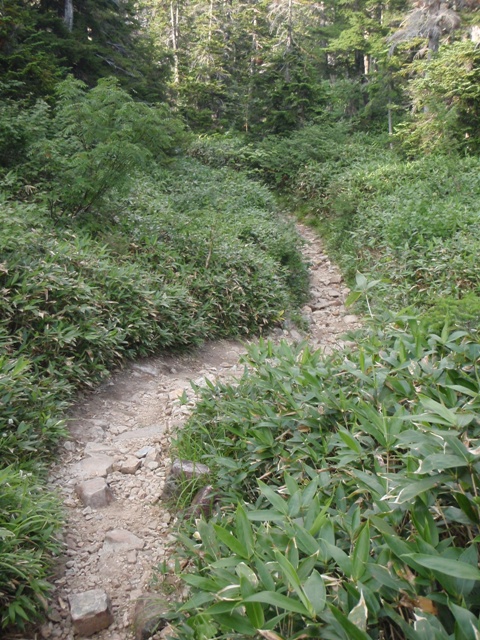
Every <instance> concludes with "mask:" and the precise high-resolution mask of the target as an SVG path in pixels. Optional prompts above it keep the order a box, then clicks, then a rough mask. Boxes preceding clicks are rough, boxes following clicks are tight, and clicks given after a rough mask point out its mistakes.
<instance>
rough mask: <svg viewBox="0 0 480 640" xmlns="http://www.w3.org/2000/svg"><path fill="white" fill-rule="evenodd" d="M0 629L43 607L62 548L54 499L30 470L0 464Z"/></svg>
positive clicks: (28, 618)
mask: <svg viewBox="0 0 480 640" xmlns="http://www.w3.org/2000/svg"><path fill="white" fill-rule="evenodd" d="M0 489H1V490H0V546H1V554H0V568H1V571H0V628H1V629H5V628H6V627H10V626H12V625H15V626H16V627H17V628H23V627H25V626H26V625H27V624H29V623H30V622H31V621H32V620H34V619H36V618H37V617H38V613H39V611H41V610H42V609H44V608H45V606H46V599H45V598H46V596H47V595H48V594H49V593H50V590H51V586H50V584H49V583H48V581H47V579H48V577H49V569H50V565H51V563H52V557H53V555H54V554H56V553H58V552H59V551H60V543H59V542H58V541H57V539H56V537H55V532H56V530H57V529H58V527H59V526H60V524H61V518H60V516H59V505H58V501H57V500H56V498H55V497H54V496H52V495H50V494H49V493H48V492H47V491H46V490H45V488H44V487H42V486H40V485H39V484H38V482H37V481H36V479H35V477H33V476H32V475H31V474H28V473H25V472H22V471H19V470H16V469H15V468H14V467H5V468H3V469H0Z"/></svg>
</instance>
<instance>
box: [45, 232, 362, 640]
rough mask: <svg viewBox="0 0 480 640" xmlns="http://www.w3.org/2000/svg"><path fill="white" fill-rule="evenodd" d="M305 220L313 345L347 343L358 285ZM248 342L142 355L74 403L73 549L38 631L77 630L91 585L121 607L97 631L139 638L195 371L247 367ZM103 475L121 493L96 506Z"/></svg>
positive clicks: (62, 486)
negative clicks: (137, 613) (174, 438)
mask: <svg viewBox="0 0 480 640" xmlns="http://www.w3.org/2000/svg"><path fill="white" fill-rule="evenodd" d="M299 230H300V232H301V234H302V235H303V236H304V238H305V239H306V241H307V244H306V246H305V251H304V253H305V257H306V259H307V260H308V261H309V262H310V264H311V301H310V302H309V304H308V305H306V306H305V307H304V308H303V314H304V316H305V319H306V321H307V322H308V323H309V325H310V329H309V332H308V338H309V340H310V343H311V344H312V346H314V347H321V348H323V349H325V350H332V349H335V348H339V347H342V345H343V344H344V343H342V340H341V339H340V336H341V335H342V334H344V333H345V332H346V331H347V330H349V329H353V328H355V327H356V326H357V322H358V319H357V318H356V316H353V315H351V314H349V313H348V312H347V311H346V310H345V307H344V305H343V301H344V299H345V296H346V294H347V293H348V289H346V288H345V286H344V284H343V283H342V279H341V276H340V273H339V271H338V269H337V268H336V267H335V265H333V264H332V263H331V262H330V260H329V259H328V257H327V256H326V254H325V253H324V251H323V248H322V245H321V242H320V241H319V239H318V238H317V237H316V235H315V234H314V233H313V232H312V231H311V230H310V229H308V228H307V227H304V226H300V227H299ZM272 337H273V338H274V339H279V338H285V339H287V340H290V341H297V340H300V339H303V338H304V337H305V336H304V335H303V334H301V333H300V332H299V330H298V329H296V328H294V327H287V328H285V329H277V330H276V331H275V332H274V335H273V336H272ZM244 351H245V347H244V345H243V344H242V343H240V342H235V341H227V340H224V341H216V342H212V343H210V344H207V345H205V346H204V347H202V348H201V349H198V350H197V351H195V352H194V353H191V354H188V355H176V356H159V357H154V358H149V359H145V360H142V361H138V362H136V363H135V364H132V365H130V366H129V367H128V368H126V369H125V370H123V371H121V372H119V373H117V374H115V375H114V376H113V377H112V378H111V379H110V380H109V381H108V382H106V383H105V384H104V385H103V386H101V387H100V388H99V389H98V390H97V391H96V392H95V393H93V394H91V395H89V396H87V397H85V398H84V399H83V400H81V401H80V402H79V404H78V405H77V406H76V407H75V408H74V410H73V411H72V420H71V423H70V434H71V435H70V438H69V439H68V440H67V441H66V442H65V443H64V444H63V447H62V451H61V453H60V454H59V459H58V463H57V464H56V465H55V466H54V467H53V468H52V470H51V476H50V482H51V485H52V486H53V487H54V488H55V489H56V490H57V491H59V492H60V495H61V496H62V498H63V500H64V504H65V508H66V511H67V517H68V522H67V526H66V529H65V531H64V539H65V545H66V553H65V556H64V558H63V560H62V563H61V566H59V571H58V578H57V580H56V582H55V585H56V592H55V594H54V598H53V600H52V602H51V612H50V615H49V620H48V621H47V623H46V624H44V625H43V626H42V627H41V629H40V630H39V632H38V633H37V635H36V638H37V639H38V638H45V639H48V638H59V639H61V640H72V639H73V637H74V633H73V628H72V622H71V618H70V612H69V604H68V603H69V598H70V597H71V596H72V595H73V594H78V593H80V592H84V591H87V590H90V589H103V590H104V591H106V592H107V594H108V595H109V597H110V599H111V602H112V606H113V615H114V621H113V623H112V624H111V625H110V626H109V627H108V629H105V630H103V631H100V632H98V633H97V634H95V635H94V636H93V637H94V638H95V640H133V639H134V638H135V630H134V629H133V627H132V619H133V613H134V608H135V603H136V601H137V600H138V599H139V598H141V596H142V594H144V593H145V592H147V591H148V585H149V583H150V581H151V578H152V569H153V567H155V566H156V565H158V564H159V563H161V562H163V561H165V562H167V563H168V561H169V556H170V554H169V546H171V545H172V543H173V542H174V538H173V536H172V534H171V531H172V525H173V524H174V522H175V513H172V511H171V510H169V509H168V508H167V506H166V505H165V504H164V503H163V502H162V499H161V496H162V491H163V486H164V483H165V478H166V474H167V473H168V470H169V465H170V463H171V460H170V458H169V442H170V438H171V434H172V432H173V431H174V430H175V429H176V428H177V427H178V426H180V425H181V424H182V422H183V421H184V420H185V418H186V416H187V415H188V413H189V412H190V410H191V407H192V406H193V403H194V394H193V391H192V389H191V387H190V381H191V380H193V381H195V382H196V383H197V384H201V383H202V381H203V380H204V379H205V378H206V377H207V378H210V379H212V380H213V379H216V378H221V379H226V378H229V377H232V376H235V375H239V374H241V373H242V371H243V367H242V365H239V364H238V360H239V356H240V354H242V353H243V352H244ZM184 393H185V394H186V397H187V400H188V401H187V404H184V405H183V406H182V405H181V403H180V402H179V397H180V396H182V395H183V394H184ZM139 465H140V466H139ZM136 466H139V468H138V469H137V470H135V468H136ZM96 475H99V476H103V477H105V479H106V482H107V483H108V486H109V487H110V489H109V491H110V490H111V492H112V494H113V500H112V501H111V502H110V504H108V505H107V506H104V507H102V508H97V509H94V508H92V507H89V506H87V507H85V505H84V504H83V503H82V502H81V501H80V499H79V498H78V496H77V493H76V487H77V485H79V484H81V483H82V482H84V481H85V480H87V479H88V478H91V477H92V476H96ZM112 532H113V533H112ZM132 534H133V535H132Z"/></svg>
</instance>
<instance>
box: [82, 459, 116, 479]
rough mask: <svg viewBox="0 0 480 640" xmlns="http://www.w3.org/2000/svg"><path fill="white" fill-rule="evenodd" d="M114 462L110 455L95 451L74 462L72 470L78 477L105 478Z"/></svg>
mask: <svg viewBox="0 0 480 640" xmlns="http://www.w3.org/2000/svg"><path fill="white" fill-rule="evenodd" d="M114 462H115V460H114V458H112V457H111V456H107V455H105V454H103V453H96V454H94V455H92V456H88V457H87V458H83V460H80V462H77V463H76V464H74V465H73V466H72V471H73V473H74V474H75V475H76V476H78V477H79V478H85V479H88V478H98V477H103V478H105V477H106V476H107V475H108V474H109V473H110V472H111V471H112V469H113V464H114Z"/></svg>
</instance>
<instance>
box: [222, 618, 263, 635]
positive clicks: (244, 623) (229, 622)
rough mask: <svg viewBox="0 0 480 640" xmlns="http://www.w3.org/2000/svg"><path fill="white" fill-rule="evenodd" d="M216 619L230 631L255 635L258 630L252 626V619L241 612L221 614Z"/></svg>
mask: <svg viewBox="0 0 480 640" xmlns="http://www.w3.org/2000/svg"><path fill="white" fill-rule="evenodd" d="M215 620H217V621H218V622H219V623H220V625H221V626H222V627H224V628H225V629H227V630H228V631H231V630H233V631H236V632H237V633H243V634H244V635H246V636H254V635H256V633H257V630H256V629H255V627H253V626H252V624H251V623H250V621H249V620H248V619H247V618H245V617H244V616H241V615H240V614H239V613H232V614H228V613H223V614H219V615H217V616H215Z"/></svg>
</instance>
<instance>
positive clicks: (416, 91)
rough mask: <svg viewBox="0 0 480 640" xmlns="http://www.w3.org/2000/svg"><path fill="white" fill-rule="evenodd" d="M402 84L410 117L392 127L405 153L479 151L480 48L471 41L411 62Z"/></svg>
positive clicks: (452, 45)
mask: <svg viewBox="0 0 480 640" xmlns="http://www.w3.org/2000/svg"><path fill="white" fill-rule="evenodd" d="M412 66H413V69H412V70H411V71H413V72H414V73H415V74H416V75H415V77H414V78H413V79H412V80H411V81H410V83H409V85H408V91H409V93H410V97H411V100H412V107H413V116H412V118H411V120H410V121H409V122H406V123H404V124H402V125H401V126H399V127H398V130H397V137H398V138H399V139H400V141H401V143H402V146H403V148H404V150H405V151H406V153H407V154H409V155H416V154H417V153H418V152H421V153H427V154H429V153H432V152H440V153H443V154H447V153H452V152H455V151H458V150H462V151H466V152H468V153H477V152H478V151H479V139H480V129H479V125H478V123H479V120H480V88H479V87H480V51H479V50H478V47H477V46H476V44H475V43H474V42H473V41H469V40H466V41H463V42H455V43H453V44H450V45H447V46H443V47H441V48H440V50H439V52H438V54H437V55H436V56H435V57H434V58H433V59H432V60H416V61H415V62H414V64H413V65H412Z"/></svg>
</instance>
